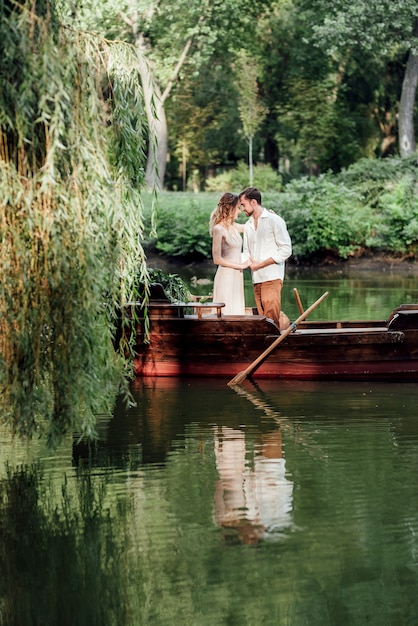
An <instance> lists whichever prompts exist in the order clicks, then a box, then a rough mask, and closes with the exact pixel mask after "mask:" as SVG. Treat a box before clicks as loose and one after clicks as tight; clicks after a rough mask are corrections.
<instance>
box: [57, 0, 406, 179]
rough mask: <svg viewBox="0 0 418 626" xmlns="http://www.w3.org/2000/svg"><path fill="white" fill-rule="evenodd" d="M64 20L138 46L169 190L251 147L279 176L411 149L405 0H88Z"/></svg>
mask: <svg viewBox="0 0 418 626" xmlns="http://www.w3.org/2000/svg"><path fill="white" fill-rule="evenodd" d="M66 19H67V20H68V21H69V22H70V23H72V24H75V25H77V27H79V28H86V29H89V30H92V31H94V32H100V33H101V34H102V35H103V36H105V37H108V38H121V39H123V40H124V41H128V42H131V43H132V44H133V45H134V46H135V48H136V49H137V50H138V52H139V53H141V55H142V56H141V58H142V59H143V61H141V62H139V70H140V72H141V79H142V85H143V89H144V97H145V101H146V104H147V109H148V111H149V113H150V112H151V108H152V106H154V107H155V113H156V114H157V120H155V119H154V120H153V121H152V122H151V126H150V127H151V130H152V131H153V132H154V133H155V134H156V136H157V137H158V148H157V150H156V152H155V153H153V154H150V155H149V157H150V158H149V162H148V164H149V166H150V165H151V164H152V161H153V159H154V160H157V162H158V167H159V169H158V176H157V182H158V183H159V185H160V186H161V187H164V188H166V189H169V190H183V191H184V190H186V189H193V190H203V189H205V184H206V181H207V179H208V178H210V177H211V176H212V175H213V174H219V173H220V172H222V171H226V170H228V169H229V168H233V167H235V166H236V165H237V164H238V163H239V162H241V161H245V162H248V160H249V155H250V152H251V157H252V158H251V159H250V160H251V161H252V160H253V159H254V162H256V163H264V164H266V165H269V166H271V167H272V168H273V170H275V171H279V172H280V173H281V175H282V176H283V178H284V180H285V181H286V180H288V179H289V178H292V177H295V176H298V175H300V174H310V175H312V174H319V173H321V172H322V173H323V172H327V171H329V170H331V171H333V172H337V171H339V170H341V169H342V168H344V167H347V166H348V165H350V164H352V163H353V162H355V161H357V160H358V159H360V158H363V157H367V158H382V157H387V156H389V155H394V154H400V155H401V156H407V155H408V154H410V153H411V152H414V151H415V139H414V121H416V111H417V108H416V106H415V92H416V87H417V80H418V44H417V42H418V38H417V35H418V7H417V5H416V3H415V2H413V0H353V1H352V2H349V3H348V2H346V1H345V0H255V1H250V0H224V1H223V2H207V1H202V0H171V1H170V2H167V1H163V2H157V1H154V0H146V1H145V2H135V1H134V0H90V2H79V3H77V2H74V3H72V5H71V13H68V14H67V15H66ZM150 114H151V113H150ZM151 174H152V169H151V167H149V169H148V180H149V182H150V180H151V178H152V175H151Z"/></svg>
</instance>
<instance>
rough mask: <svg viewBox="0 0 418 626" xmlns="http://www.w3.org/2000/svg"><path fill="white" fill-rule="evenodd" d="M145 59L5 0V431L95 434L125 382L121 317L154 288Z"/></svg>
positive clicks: (0, 317)
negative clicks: (146, 227)
mask: <svg viewBox="0 0 418 626" xmlns="http://www.w3.org/2000/svg"><path fill="white" fill-rule="evenodd" d="M136 55H137V53H136V52H135V51H134V50H133V49H131V48H130V47H129V46H127V45H126V44H122V43H117V42H108V41H105V40H103V39H100V38H98V37H95V36H93V35H91V34H88V33H80V32H74V31H72V30H71V29H69V28H65V27H64V26H63V25H62V24H61V23H60V20H59V18H58V17H57V14H56V12H55V11H54V3H51V2H50V1H48V0H23V2H22V3H20V2H16V1H14V0H0V81H1V82H0V84H1V89H0V276H1V278H0V281H1V282H0V398H1V399H0V411H1V414H0V422H1V423H3V424H7V425H9V426H10V428H11V429H12V431H13V432H14V433H17V434H19V435H21V436H29V437H30V436H33V435H34V434H39V435H43V436H47V437H48V439H49V441H50V442H51V443H55V442H57V441H58V440H59V439H60V438H62V436H63V435H64V434H65V433H67V432H69V431H72V430H77V431H78V432H81V433H82V434H83V435H84V436H94V433H95V420H96V416H97V414H99V413H101V412H104V411H108V410H109V409H110V408H111V406H112V404H111V403H112V402H113V400H114V397H115V394H116V393H117V392H118V390H119V385H120V384H121V381H122V380H124V377H125V375H126V373H127V372H126V369H127V365H126V361H125V358H124V357H123V356H121V355H122V353H123V352H124V351H123V350H119V351H118V350H115V349H114V345H113V340H114V337H115V329H116V324H117V315H116V314H115V312H117V311H118V310H119V311H120V310H121V308H120V307H121V306H123V302H124V300H125V299H127V298H130V297H132V293H131V290H132V282H133V279H132V277H133V276H134V275H138V271H139V273H140V274H142V277H143V278H144V280H146V263H145V257H144V253H143V249H142V246H141V241H142V238H143V221H142V205H141V197H140V189H141V185H142V183H143V181H144V164H145V162H146V158H145V149H146V146H145V141H146V140H145V137H146V135H147V132H146V130H147V129H146V113H145V110H144V105H143V98H142V93H141V89H140V80H139V76H138V73H137V70H136V69H135V68H136V65H137V56H136Z"/></svg>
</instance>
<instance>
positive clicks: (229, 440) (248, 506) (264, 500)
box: [214, 427, 293, 544]
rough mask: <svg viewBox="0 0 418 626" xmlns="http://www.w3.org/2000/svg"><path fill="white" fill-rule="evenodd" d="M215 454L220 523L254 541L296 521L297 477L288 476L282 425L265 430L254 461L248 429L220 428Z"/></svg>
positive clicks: (243, 540)
mask: <svg viewBox="0 0 418 626" xmlns="http://www.w3.org/2000/svg"><path fill="white" fill-rule="evenodd" d="M215 457H216V467H217V470H218V475H219V480H218V481H217V484H216V493H215V511H214V518H215V522H216V524H218V526H221V527H223V528H230V529H231V530H232V529H234V532H235V533H236V535H237V537H238V539H239V540H240V541H241V542H242V543H249V544H251V543H257V542H258V541H259V540H260V539H261V538H262V537H263V536H265V534H266V533H269V534H270V533H274V532H275V531H276V532H277V531H279V530H283V529H284V528H287V527H289V526H291V525H292V515H291V512H292V501H293V483H292V482H290V481H289V480H288V479H287V478H286V469H285V461H284V458H283V455H282V439H281V431H280V429H276V430H275V431H273V432H270V433H268V434H265V435H262V436H261V441H260V442H259V444H258V445H257V447H256V452H255V455H254V457H253V458H252V459H251V462H250V460H249V459H248V450H247V449H246V444H245V434H244V432H243V431H241V430H236V429H233V428H228V427H222V428H219V429H217V431H216V432H215Z"/></svg>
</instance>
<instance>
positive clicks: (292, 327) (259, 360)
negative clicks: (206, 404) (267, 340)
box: [228, 291, 328, 387]
mask: <svg viewBox="0 0 418 626" xmlns="http://www.w3.org/2000/svg"><path fill="white" fill-rule="evenodd" d="M327 295H328V291H326V292H325V293H324V294H322V296H321V297H320V298H318V300H317V301H316V302H314V303H313V304H311V306H310V307H309V308H308V309H306V311H304V312H303V313H302V315H300V316H299V317H298V318H297V320H295V321H294V322H293V323H292V324H290V326H289V328H286V330H285V331H284V332H283V333H282V334H281V335H279V337H277V339H276V340H275V341H273V343H272V344H271V346H269V347H268V348H267V349H266V350H264V352H262V353H261V354H260V356H258V357H257V358H256V359H255V361H253V362H252V363H251V365H249V366H248V367H247V369H245V370H244V371H243V372H239V373H238V374H237V375H236V376H234V378H233V379H232V380H230V381H229V383H228V385H229V386H230V387H232V386H233V385H239V384H240V383H242V381H243V380H245V379H246V378H247V376H248V375H249V374H252V372H253V371H254V370H255V369H256V368H257V367H258V366H259V365H261V363H262V362H263V361H264V359H265V358H266V357H267V356H268V355H269V354H270V352H272V351H273V350H274V349H275V348H276V347H277V346H278V345H279V343H281V342H282V341H284V340H285V339H286V337H287V336H288V335H290V333H292V332H294V331H295V330H296V327H297V325H298V324H299V323H300V322H302V321H303V320H304V319H305V317H307V316H308V315H309V313H311V312H312V311H313V310H314V309H315V308H316V307H317V306H318V305H319V304H321V302H322V300H325V298H326V297H327Z"/></svg>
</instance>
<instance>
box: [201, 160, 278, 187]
mask: <svg viewBox="0 0 418 626" xmlns="http://www.w3.org/2000/svg"><path fill="white" fill-rule="evenodd" d="M248 186H250V179H249V172H248V166H247V165H246V163H244V161H240V163H238V165H237V167H234V168H230V169H228V170H227V171H225V172H223V173H222V174H218V175H217V176H214V177H213V178H208V180H207V181H206V187H205V189H206V191H217V192H219V193H220V194H222V193H225V191H232V192H233V193H239V192H240V191H241V190H242V189H245V187H248ZM253 186H254V187H258V188H259V189H264V190H265V191H280V190H281V189H282V186H283V185H282V178H281V176H280V175H279V174H278V173H277V172H276V171H275V170H274V169H273V168H272V167H271V165H267V164H261V165H256V166H254V168H253Z"/></svg>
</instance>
